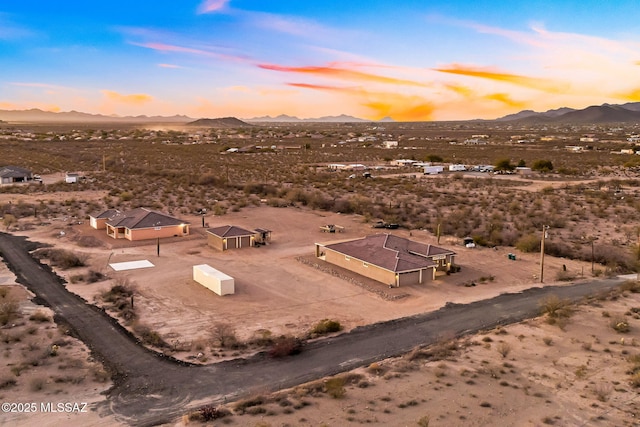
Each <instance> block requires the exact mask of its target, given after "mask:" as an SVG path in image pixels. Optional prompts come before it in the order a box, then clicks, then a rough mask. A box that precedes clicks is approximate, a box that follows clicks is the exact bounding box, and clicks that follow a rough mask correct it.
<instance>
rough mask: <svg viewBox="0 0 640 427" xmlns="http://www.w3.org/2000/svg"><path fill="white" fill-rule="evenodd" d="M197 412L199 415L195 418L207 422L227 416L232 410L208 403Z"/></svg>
mask: <svg viewBox="0 0 640 427" xmlns="http://www.w3.org/2000/svg"><path fill="white" fill-rule="evenodd" d="M195 414H196V416H197V417H196V419H195V420H197V421H203V422H207V421H213V420H217V419H219V418H223V417H226V416H227V415H229V414H230V412H229V411H228V410H226V409H223V408H216V407H215V406H212V405H206V406H203V407H201V408H200V409H198V411H197V412H196V413H195ZM190 419H193V418H190ZM195 420H194V421H195Z"/></svg>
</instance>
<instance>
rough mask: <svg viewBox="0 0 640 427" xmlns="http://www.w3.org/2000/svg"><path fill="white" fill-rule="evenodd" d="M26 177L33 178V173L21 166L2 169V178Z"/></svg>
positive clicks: (0, 170)
mask: <svg viewBox="0 0 640 427" xmlns="http://www.w3.org/2000/svg"><path fill="white" fill-rule="evenodd" d="M25 176H31V171H30V170H28V169H25V168H21V167H20V166H3V167H1V168H0V177H4V178H22V177H25Z"/></svg>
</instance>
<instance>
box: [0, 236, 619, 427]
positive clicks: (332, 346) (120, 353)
mask: <svg viewBox="0 0 640 427" xmlns="http://www.w3.org/2000/svg"><path fill="white" fill-rule="evenodd" d="M36 247H37V244H35V243H31V242H29V241H27V240H26V239H25V238H23V237H17V236H12V235H10V234H5V233H0V255H1V256H2V257H3V259H4V261H5V262H6V263H7V265H8V266H9V268H11V270H12V271H13V272H14V274H16V276H17V280H18V282H19V283H22V284H24V285H25V286H26V287H28V288H29V289H30V290H31V291H32V292H33V293H35V294H36V302H38V303H40V304H44V305H47V306H49V307H51V308H52V309H53V310H54V312H55V313H56V316H57V319H56V320H57V321H60V320H62V321H64V322H66V323H67V324H69V325H70V327H71V328H72V330H73V331H74V332H75V334H76V335H77V336H78V337H79V338H80V339H81V340H82V341H84V342H85V343H86V344H87V345H88V346H89V348H90V349H91V351H92V353H93V355H94V357H96V358H97V359H98V360H100V361H102V363H104V365H105V366H106V367H107V368H108V369H109V370H110V371H111V372H112V373H113V378H114V383H115V385H114V387H113V388H112V389H111V390H110V392H109V398H108V404H107V405H104V406H103V407H102V408H100V410H101V411H102V413H105V414H107V413H114V414H116V416H117V417H118V418H119V419H120V420H121V421H123V422H126V423H129V424H132V425H156V424H159V423H162V422H167V421H169V420H171V419H173V418H175V417H178V416H180V415H182V414H184V413H185V412H187V410H188V409H190V406H189V405H190V404H192V403H191V402H194V401H196V400H198V401H206V402H210V403H215V402H218V401H221V400H223V399H229V400H231V399H233V398H234V397H236V396H240V395H242V394H244V393H247V392H250V391H251V390H255V389H259V390H265V389H271V390H277V389H280V388H286V387H291V386H294V385H297V384H300V383H303V382H306V381H310V380H313V379H317V378H321V377H324V376H327V375H332V374H336V373H338V372H342V371H347V370H350V369H353V368H355V367H358V366H363V365H367V364H369V363H371V362H373V361H376V360H381V359H384V358H386V357H389V356H395V355H399V354H402V353H405V352H407V351H409V350H411V349H412V348H414V347H415V346H417V345H420V344H430V343H434V342H437V341H438V340H439V339H440V337H442V336H453V335H461V334H466V333H472V332H475V331H478V330H481V329H485V328H490V327H493V326H496V325H499V324H508V323H513V322H517V321H520V320H522V319H525V318H529V317H533V316H536V315H537V313H538V303H539V301H540V299H541V298H543V297H544V296H546V295H549V294H556V295H558V296H560V297H561V298H569V299H573V300H575V299H579V298H581V297H582V296H585V295H588V294H593V293H595V292H599V291H601V290H606V289H610V288H613V287H615V286H617V285H618V284H619V283H620V282H621V281H622V279H608V280H599V281H593V282H588V283H583V284H580V285H574V286H564V287H545V288H534V289H530V290H527V291H525V292H523V293H519V294H505V295H500V296H498V297H496V298H492V299H489V300H484V301H478V302H475V303H471V304H465V305H457V304H448V305H447V306H446V307H444V308H442V309H440V310H438V311H435V312H430V313H426V314H422V315H418V316H412V317H407V318H402V319H398V320H394V321H390V322H384V323H378V324H375V325H370V326H366V327H362V328H357V329H355V330H353V331H351V332H349V333H346V334H343V335H340V336H337V337H334V338H330V339H325V340H320V341H316V342H314V343H311V344H308V345H306V346H305V349H304V351H303V352H302V353H301V354H300V355H297V356H293V357H289V358H284V359H270V358H268V357H266V356H264V355H262V354H261V355H257V356H255V357H252V358H250V359H246V360H235V361H229V362H222V363H217V364H213V365H209V366H196V365H190V364H187V363H183V362H178V361H176V360H174V359H172V358H169V357H165V356H162V355H160V354H158V353H155V352H152V351H149V350H147V349H145V348H144V347H142V346H141V345H140V344H139V342H137V341H136V339H135V338H134V337H133V336H132V335H131V334H129V333H128V332H127V331H126V330H125V329H124V328H122V327H121V326H120V325H119V324H118V323H117V322H116V321H114V320H113V319H112V318H111V317H109V316H108V315H106V314H105V313H104V312H103V311H102V310H100V309H98V308H96V307H95V306H94V305H91V304H88V303H87V302H86V301H85V300H83V299H82V298H80V297H78V296H77V295H75V294H72V293H70V292H68V291H67V290H66V288H65V286H64V282H63V281H62V279H60V277H58V276H57V275H56V274H55V273H53V272H52V271H51V269H50V268H49V267H47V266H44V265H42V264H40V263H39V262H38V261H36V260H35V259H34V258H33V257H31V256H30V254H29V250H33V249H35V248H36ZM192 405H193V404H192Z"/></svg>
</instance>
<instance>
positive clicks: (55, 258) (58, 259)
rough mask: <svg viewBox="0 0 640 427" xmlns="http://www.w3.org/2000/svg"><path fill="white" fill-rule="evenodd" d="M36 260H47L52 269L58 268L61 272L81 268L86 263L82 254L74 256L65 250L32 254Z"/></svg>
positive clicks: (51, 250)
mask: <svg viewBox="0 0 640 427" xmlns="http://www.w3.org/2000/svg"><path fill="white" fill-rule="evenodd" d="M34 256H35V257H36V258H47V259H49V262H50V263H51V265H52V266H54V267H60V268H61V269H63V270H66V269H68V268H73V267H83V266H84V265H85V263H86V260H87V256H86V255H84V254H76V253H74V252H71V251H67V250H65V249H41V250H38V251H36V252H35V253H34Z"/></svg>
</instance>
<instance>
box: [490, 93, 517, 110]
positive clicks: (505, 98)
mask: <svg viewBox="0 0 640 427" xmlns="http://www.w3.org/2000/svg"><path fill="white" fill-rule="evenodd" d="M484 98H485V99H490V100H492V101H498V102H502V103H503V104H505V105H508V106H509V107H514V108H524V107H526V105H527V104H526V103H525V102H520V101H515V100H513V99H511V97H510V96H509V95H508V94H506V93H492V94H489V95H485V96H484Z"/></svg>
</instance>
